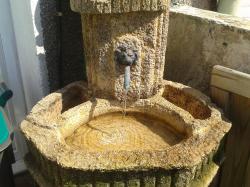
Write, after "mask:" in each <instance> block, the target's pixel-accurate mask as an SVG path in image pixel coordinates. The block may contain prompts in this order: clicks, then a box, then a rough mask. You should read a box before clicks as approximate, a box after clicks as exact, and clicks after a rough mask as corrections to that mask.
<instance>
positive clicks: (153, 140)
mask: <svg viewBox="0 0 250 187" xmlns="http://www.w3.org/2000/svg"><path fill="white" fill-rule="evenodd" d="M184 138H185V135H183V134H180V133H178V132H177V131H175V130H174V129H172V128H171V127H170V125H169V124H167V123H166V122H165V121H163V120H160V119H157V118H155V117H153V116H149V115H146V114H142V113H138V112H133V113H132V112H131V113H128V114H127V115H126V116H125V117H124V116H123V114H121V113H109V114H105V115H102V116H98V117H96V118H94V119H92V120H91V121H89V122H88V123H86V124H83V125H81V126H80V127H79V128H78V129H76V130H75V132H74V133H73V134H71V135H70V136H69V137H67V138H66V143H67V144H68V145H70V146H71V147H73V148H75V149H83V150H85V151H115V150H126V151H130V150H161V149H165V148H167V147H170V146H173V145H175V144H177V143H179V142H180V141H181V140H183V139H184Z"/></svg>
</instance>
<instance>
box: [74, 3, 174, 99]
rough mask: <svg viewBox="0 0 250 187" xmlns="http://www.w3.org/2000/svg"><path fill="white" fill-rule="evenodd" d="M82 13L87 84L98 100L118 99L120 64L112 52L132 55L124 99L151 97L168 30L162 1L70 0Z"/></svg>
mask: <svg viewBox="0 0 250 187" xmlns="http://www.w3.org/2000/svg"><path fill="white" fill-rule="evenodd" d="M70 2H71V8H72V10H73V11H76V12H79V13H80V14H81V17H82V27H83V36H84V37H83V38H84V52H85V59H86V66H87V77H88V85H89V88H90V89H92V91H93V92H94V95H95V96H97V97H101V98H104V97H106V98H110V97H111V96H112V97H113V98H115V99H119V100H122V98H123V80H124V66H122V65H120V64H119V63H117V62H116V60H115V59H116V57H115V51H116V50H117V49H118V48H119V47H121V46H123V47H125V49H126V50H132V51H133V52H135V53H137V56H138V61H137V63H136V65H135V66H133V67H132V68H131V84H130V85H131V86H130V89H129V93H128V99H130V100H136V99H139V98H141V99H143V98H148V97H151V96H153V95H155V94H156V93H157V92H158V91H159V89H160V88H161V87H162V80H163V71H164V64H165V52H166V45H167V41H166V40H167V28H168V12H169V10H168V7H169V5H168V4H169V2H168V0H159V1H156V0H142V1H141V0H122V1H120V0H97V1H93V0H89V1H82V0H71V1H70Z"/></svg>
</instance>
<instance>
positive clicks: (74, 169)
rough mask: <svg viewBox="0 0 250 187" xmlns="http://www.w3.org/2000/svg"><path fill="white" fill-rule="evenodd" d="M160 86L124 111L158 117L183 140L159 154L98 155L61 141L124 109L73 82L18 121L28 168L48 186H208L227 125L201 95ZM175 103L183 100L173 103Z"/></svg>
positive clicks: (184, 88)
mask: <svg viewBox="0 0 250 187" xmlns="http://www.w3.org/2000/svg"><path fill="white" fill-rule="evenodd" d="M164 85H165V86H164V89H163V90H162V91H161V92H160V93H159V94H158V95H156V96H154V97H152V98H150V99H141V100H138V101H137V102H131V103H128V107H127V112H129V111H130V112H135V111H136V112H140V113H146V114H147V113H148V114H150V115H153V116H155V117H157V118H159V119H162V120H164V121H166V123H167V124H169V125H170V126H171V127H172V128H174V129H176V131H178V132H179V133H182V134H185V136H186V138H185V140H183V141H181V142H180V143H178V144H176V145H173V146H171V147H168V148H166V149H162V150H154V148H152V149H149V150H140V149H139V150H134V151H125V150H121V151H119V150H117V151H103V152H100V151H94V150H92V151H87V150H84V149H76V148H75V147H71V146H70V145H68V144H67V143H66V142H65V138H67V137H68V136H70V135H71V134H72V133H73V132H74V131H75V130H76V129H78V128H79V127H80V126H81V125H82V124H86V123H87V122H88V121H89V120H91V119H92V118H96V117H98V116H100V115H103V114H106V113H110V114H111V115H112V112H118V111H120V112H121V111H122V110H123V109H122V107H121V104H120V103H119V102H118V101H116V100H105V99H98V98H96V99H95V100H90V96H89V95H88V91H87V85H86V84H85V83H83V82H78V83H74V84H71V85H69V86H67V87H66V88H64V89H63V90H60V91H58V92H57V93H53V94H51V95H49V96H47V97H45V98H44V99H43V100H41V101H40V102H39V103H38V104H37V105H36V106H35V107H34V108H33V110H32V111H31V113H30V114H29V115H28V116H27V118H26V120H25V121H23V122H22V124H21V129H22V132H23V133H24V135H25V137H26V140H27V142H28V145H29V148H30V154H29V155H28V156H27V164H28V167H29V168H30V170H31V171H32V172H33V174H34V175H35V176H37V175H39V176H40V177H38V178H42V180H43V181H46V182H49V183H51V184H52V186H64V185H65V186H67V185H78V184H88V185H91V184H100V185H101V184H103V183H105V185H110V183H113V182H114V181H115V182H118V183H119V181H121V182H125V181H126V183H133V184H134V183H138V184H140V183H141V182H142V181H144V182H145V183H153V184H155V185H153V186H156V183H157V184H159V183H163V184H169V183H170V181H171V180H173V181H174V182H172V184H175V186H188V185H190V184H192V183H197V184H200V183H199V181H200V180H204V181H203V182H204V183H203V182H202V183H203V184H208V183H209V182H210V181H211V179H212V178H213V176H214V174H215V171H216V170H217V169H218V167H217V166H216V165H214V161H215V160H216V159H217V161H219V159H220V158H219V157H217V156H218V155H219V154H218V153H220V150H221V149H220V147H219V142H220V141H221V140H222V137H223V136H224V135H225V133H227V132H228V131H229V129H230V126H231V125H230V123H228V122H226V121H224V120H223V119H222V118H223V117H222V115H221V113H220V112H219V111H218V110H217V109H216V107H215V106H214V105H213V104H211V101H210V99H209V98H207V97H206V96H204V95H203V94H201V93H200V92H198V91H196V90H194V89H192V88H190V87H187V86H184V85H181V84H177V83H173V82H170V81H165V82H164ZM179 100H182V101H183V102H181V103H176V102H175V101H179ZM193 111H196V112H197V113H199V115H196V114H194V112H193ZM201 111H203V113H201ZM197 117H198V118H197ZM163 160H164V161H163ZM31 163H32V164H31ZM38 168H40V169H39V172H37V171H38ZM203 171H206V172H203ZM115 176H119V177H120V178H116V177H115ZM92 177H93V179H92ZM159 177H160V178H159ZM45 178H46V180H44V179H45ZM142 178H143V180H139V179H142ZM79 179H81V181H80V182H79ZM37 180H39V179H37ZM154 181H155V183H154ZM142 183H143V182H142ZM131 185H132V184H131ZM164 186H165V185H164ZM197 186H200V185H197Z"/></svg>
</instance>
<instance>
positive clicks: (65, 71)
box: [35, 0, 86, 92]
mask: <svg viewBox="0 0 250 187" xmlns="http://www.w3.org/2000/svg"><path fill="white" fill-rule="evenodd" d="M39 6H40V9H41V10H40V12H39V11H37V10H36V12H35V17H37V14H40V16H41V27H38V26H37V28H36V29H37V30H38V32H39V33H42V34H39V35H38V37H37V38H36V40H37V45H38V46H40V44H39V41H43V43H44V44H43V45H44V48H45V56H41V57H40V58H45V59H46V62H47V70H48V79H49V88H50V91H51V92H52V91H55V90H57V89H59V88H61V87H63V86H65V85H67V84H69V83H71V82H74V81H78V80H86V71H85V63H84V56H83V54H84V52H83V43H82V28H81V17H80V15H79V14H77V13H74V12H72V11H71V9H70V2H69V0H61V1H51V0H40V1H39ZM60 13H61V16H59V14H60ZM36 21H37V20H36Z"/></svg>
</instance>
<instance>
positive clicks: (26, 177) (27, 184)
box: [14, 172, 38, 187]
mask: <svg viewBox="0 0 250 187" xmlns="http://www.w3.org/2000/svg"><path fill="white" fill-rule="evenodd" d="M14 181H15V187H38V185H37V184H36V182H35V181H34V180H33V178H32V177H31V175H30V174H29V173H28V172H24V173H20V174H18V175H15V177H14Z"/></svg>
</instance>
